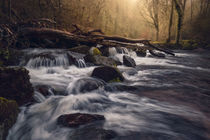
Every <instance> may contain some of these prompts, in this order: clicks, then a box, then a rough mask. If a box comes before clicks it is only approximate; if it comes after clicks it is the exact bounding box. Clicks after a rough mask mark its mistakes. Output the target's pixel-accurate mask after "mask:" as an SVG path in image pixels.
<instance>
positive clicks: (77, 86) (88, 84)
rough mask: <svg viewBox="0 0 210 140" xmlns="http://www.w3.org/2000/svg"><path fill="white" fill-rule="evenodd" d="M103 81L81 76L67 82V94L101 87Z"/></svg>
mask: <svg viewBox="0 0 210 140" xmlns="http://www.w3.org/2000/svg"><path fill="white" fill-rule="evenodd" d="M104 85H105V83H104V82H103V81H102V80H99V79H95V78H82V79H79V80H76V81H75V82H72V83H70V84H69V86H68V88H67V90H68V93H69V94H77V93H85V92H90V91H93V90H96V89H98V88H100V87H103V86H104Z"/></svg>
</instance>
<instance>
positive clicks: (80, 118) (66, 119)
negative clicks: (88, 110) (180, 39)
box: [57, 113, 105, 127]
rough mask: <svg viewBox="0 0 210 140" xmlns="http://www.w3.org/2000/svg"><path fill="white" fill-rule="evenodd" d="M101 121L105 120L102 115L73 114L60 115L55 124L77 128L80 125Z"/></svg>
mask: <svg viewBox="0 0 210 140" xmlns="http://www.w3.org/2000/svg"><path fill="white" fill-rule="evenodd" d="M103 120H105V118H104V116H102V115H97V114H82V113H75V114H65V115H61V116H60V117H58V119H57V123H58V124H59V125H63V126H66V127H79V126H81V125H85V124H89V123H93V122H96V121H103Z"/></svg>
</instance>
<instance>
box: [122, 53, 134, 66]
mask: <svg viewBox="0 0 210 140" xmlns="http://www.w3.org/2000/svg"><path fill="white" fill-rule="evenodd" d="M123 64H124V65H125V66H127V67H135V66H136V62H135V60H134V59H133V58H131V57H130V56H127V55H124V56H123Z"/></svg>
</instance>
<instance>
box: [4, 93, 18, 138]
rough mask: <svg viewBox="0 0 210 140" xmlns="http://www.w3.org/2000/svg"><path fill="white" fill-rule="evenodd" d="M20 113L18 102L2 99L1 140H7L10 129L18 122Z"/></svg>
mask: <svg viewBox="0 0 210 140" xmlns="http://www.w3.org/2000/svg"><path fill="white" fill-rule="evenodd" d="M18 113H19V109H18V105H17V103H16V101H14V100H7V99H5V98H2V97H0V140H5V139H6V136H7V135H8V131H9V129H10V128H11V127H12V126H13V124H14V123H15V122H16V119H17V116H18Z"/></svg>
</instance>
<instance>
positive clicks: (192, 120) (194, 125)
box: [7, 49, 210, 140]
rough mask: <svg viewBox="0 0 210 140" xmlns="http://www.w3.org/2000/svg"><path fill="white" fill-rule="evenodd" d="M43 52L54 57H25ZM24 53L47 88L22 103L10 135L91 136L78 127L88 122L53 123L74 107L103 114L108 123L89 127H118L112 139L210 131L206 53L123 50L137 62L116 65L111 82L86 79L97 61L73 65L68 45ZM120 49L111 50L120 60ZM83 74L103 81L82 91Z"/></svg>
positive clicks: (31, 138)
mask: <svg viewBox="0 0 210 140" xmlns="http://www.w3.org/2000/svg"><path fill="white" fill-rule="evenodd" d="M43 52H50V53H52V54H53V56H54V57H55V59H53V60H50V59H49V60H43V59H39V58H33V57H30V56H32V55H33V56H34V54H39V53H43ZM24 54H25V56H27V57H23V59H22V61H21V64H20V65H24V66H25V67H26V68H27V69H28V70H29V72H30V73H29V74H30V77H31V83H32V84H33V86H34V87H36V86H37V85H45V86H47V87H49V89H48V90H49V93H50V94H49V95H48V96H43V95H41V94H40V93H39V92H38V91H35V95H34V99H35V100H36V103H33V104H30V105H26V106H22V107H21V112H20V114H19V116H18V120H17V122H16V124H15V125H14V126H13V127H12V129H11V130H10V132H9V135H8V137H7V140H74V139H75V140H77V139H81V140H85V139H89V138H88V137H89V135H90V133H89V134H88V132H87V133H82V134H81V135H79V136H78V134H80V133H79V132H81V131H83V130H84V129H86V130H88V131H89V130H90V129H92V128H91V127H93V126H88V127H81V128H75V129H72V128H65V127H61V126H58V125H57V124H56V120H57V118H58V117H59V116H60V115H63V114H69V113H77V112H80V113H89V114H100V115H104V117H105V119H106V120H105V122H103V123H102V124H94V127H101V128H103V129H106V130H113V131H115V132H116V133H117V136H116V137H115V138H114V140H139V139H142V140H208V139H209V138H210V109H209V108H210V63H209V62H210V55H209V54H210V53H209V52H205V51H175V54H176V56H175V57H172V56H167V57H166V58H153V57H151V56H149V55H147V57H137V56H136V54H135V53H134V52H128V54H129V55H131V56H132V57H133V58H134V59H135V61H136V64H137V66H136V68H128V67H125V66H118V68H119V70H120V71H121V72H122V73H123V75H124V77H125V79H126V80H125V81H124V82H123V83H109V84H108V83H105V84H104V83H103V82H102V81H100V80H98V79H94V78H90V75H91V73H92V71H93V69H94V68H95V67H96V66H86V65H87V64H85V62H84V60H83V59H78V65H77V66H72V65H71V66H70V63H69V62H68V59H67V57H66V51H65V50H44V49H30V50H24ZM122 55H123V54H119V53H115V52H112V56H113V57H117V58H119V59H120V60H121V61H122ZM86 81H87V82H93V83H96V84H101V85H103V86H100V87H99V88H97V89H96V90H93V91H86V90H84V89H85V88H86V87H85V86H87V82H86ZM82 129H83V130H82ZM75 135H77V136H75ZM93 135H94V133H93ZM92 137H93V138H94V136H92Z"/></svg>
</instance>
